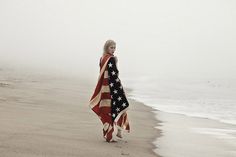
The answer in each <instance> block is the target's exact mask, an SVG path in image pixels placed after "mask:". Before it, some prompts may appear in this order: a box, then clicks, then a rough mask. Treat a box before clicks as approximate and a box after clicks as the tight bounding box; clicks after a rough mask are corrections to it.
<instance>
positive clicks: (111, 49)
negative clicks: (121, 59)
mask: <svg viewBox="0 0 236 157" xmlns="http://www.w3.org/2000/svg"><path fill="white" fill-rule="evenodd" d="M115 50H116V45H114V44H112V45H110V46H109V47H108V53H110V54H113V53H114V52H115Z"/></svg>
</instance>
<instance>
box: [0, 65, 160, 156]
mask: <svg viewBox="0 0 236 157" xmlns="http://www.w3.org/2000/svg"><path fill="white" fill-rule="evenodd" d="M0 72H1V75H0V76H1V77H0V82H2V84H1V87H0V93H2V94H1V96H0V126H1V127H0V141H1V144H0V153H1V156H3V157H11V156H17V157H36V156H37V157H39V156H44V157H54V156H55V157H64V156H66V157H72V156H76V157H78V156H101V157H104V156H109V157H110V156H114V157H117V156H130V157H134V156H135V157H137V156H140V157H141V156H142V157H143V156H145V157H154V156H155V157H159V155H158V154H156V153H155V152H154V151H153V150H154V149H156V146H155V145H154V144H153V142H154V141H155V139H156V138H157V137H158V136H159V135H160V130H158V129H156V128H155V126H157V123H158V121H157V120H156V119H155V114H154V113H152V111H153V109H152V108H151V107H148V106H145V105H144V104H142V103H140V102H137V101H135V100H132V99H128V101H129V103H130V108H129V110H128V111H127V113H128V118H129V121H130V128H131V131H130V133H125V132H124V133H123V138H122V139H118V142H116V143H107V142H106V141H105V139H104V138H103V136H102V123H101V122H100V120H99V118H98V117H97V115H95V113H94V112H93V111H92V110H91V109H90V108H89V106H88V103H89V98H90V97H91V94H92V91H93V90H94V88H95V83H96V82H88V81H87V80H86V79H78V78H74V79H73V78H71V77H70V78H69V77H68V78H66V77H63V75H58V76H55V75H48V76H47V75H37V74H36V73H35V74H33V73H30V72H27V73H24V72H23V71H21V72H19V71H17V72H16V73H15V72H14V71H7V72H4V69H2V70H1V71H0ZM127 94H128V91H127Z"/></svg>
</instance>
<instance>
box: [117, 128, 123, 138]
mask: <svg viewBox="0 0 236 157" xmlns="http://www.w3.org/2000/svg"><path fill="white" fill-rule="evenodd" d="M116 136H117V137H119V138H122V135H121V129H119V128H118V132H117V134H116Z"/></svg>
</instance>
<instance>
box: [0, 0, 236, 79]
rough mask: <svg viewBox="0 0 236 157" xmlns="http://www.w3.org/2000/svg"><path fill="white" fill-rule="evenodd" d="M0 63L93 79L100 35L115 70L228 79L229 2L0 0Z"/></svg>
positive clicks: (232, 22) (235, 7)
mask: <svg viewBox="0 0 236 157" xmlns="http://www.w3.org/2000/svg"><path fill="white" fill-rule="evenodd" d="M0 19H1V20H0V42H1V44H0V65H1V66H3V65H4V64H6V65H10V66H15V67H31V68H34V67H38V68H42V69H44V68H47V69H51V70H55V71H59V72H62V73H63V72H65V75H66V74H68V73H71V74H73V75H78V76H84V77H88V78H95V79H97V75H98V70H99V65H98V64H99V58H100V57H101V55H102V48H103V44H104V43H105V41H106V40H107V39H113V40H115V41H116V42H117V50H116V52H115V55H116V56H118V66H119V70H120V74H121V75H122V76H124V77H129V76H140V77H141V76H150V77H152V76H155V77H160V78H175V77H176V78H178V77H183V78H189V77H190V78H198V77H200V78H202V77H203V78H236V62H235V61H236V59H235V58H236V54H235V52H236V44H235V43H236V30H235V28H236V2H235V1H233V0H226V1H220V0H217V1H213V0H204V1H187V0H179V1H173V0H172V1H171V0H169V1H154V0H148V1H134V0H131V1H124V0H121V1H108V0H101V1H91V0H86V1H85V0H78V1H75V0H68V1H61V0H47V1H30V0H22V1H16V0H2V1H1V2H0Z"/></svg>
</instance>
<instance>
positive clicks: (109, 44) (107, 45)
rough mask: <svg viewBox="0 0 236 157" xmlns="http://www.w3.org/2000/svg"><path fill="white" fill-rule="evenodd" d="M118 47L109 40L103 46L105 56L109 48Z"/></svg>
mask: <svg viewBox="0 0 236 157" xmlns="http://www.w3.org/2000/svg"><path fill="white" fill-rule="evenodd" d="M111 45H116V42H115V41H114V40H111V39H109V40H107V41H106V42H105V44H104V46H103V55H105V54H106V53H107V52H108V51H107V50H108V48H109V46H111Z"/></svg>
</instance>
